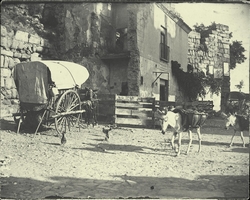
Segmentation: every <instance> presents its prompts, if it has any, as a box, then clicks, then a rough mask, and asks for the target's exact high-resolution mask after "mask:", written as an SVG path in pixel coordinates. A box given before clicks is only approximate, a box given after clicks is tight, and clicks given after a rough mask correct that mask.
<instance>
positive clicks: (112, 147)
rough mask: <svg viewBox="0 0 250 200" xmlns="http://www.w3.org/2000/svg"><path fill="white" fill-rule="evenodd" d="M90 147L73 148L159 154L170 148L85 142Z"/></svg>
mask: <svg viewBox="0 0 250 200" xmlns="http://www.w3.org/2000/svg"><path fill="white" fill-rule="evenodd" d="M83 144H84V145H86V146H88V147H82V148H73V149H76V150H86V151H94V152H103V153H112V154H114V152H115V151H124V152H132V153H143V154H157V155H165V156H166V154H159V153H158V152H163V151H167V150H169V149H160V148H156V149H155V148H149V147H145V146H136V145H126V144H124V145H120V144H111V143H99V144H91V143H83Z"/></svg>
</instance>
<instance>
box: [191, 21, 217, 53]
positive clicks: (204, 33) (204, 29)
mask: <svg viewBox="0 0 250 200" xmlns="http://www.w3.org/2000/svg"><path fill="white" fill-rule="evenodd" d="M194 29H195V31H196V32H198V33H200V35H201V39H200V44H201V45H200V49H201V50H203V51H205V52H207V51H208V48H207V45H206V43H205V42H206V38H208V37H209V34H211V33H212V31H213V30H216V24H215V22H213V23H212V24H211V25H209V26H205V25H204V24H200V25H198V24H196V25H194Z"/></svg>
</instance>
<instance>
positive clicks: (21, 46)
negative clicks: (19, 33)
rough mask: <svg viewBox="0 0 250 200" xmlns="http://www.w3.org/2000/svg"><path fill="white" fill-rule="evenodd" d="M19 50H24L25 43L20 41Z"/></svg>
mask: <svg viewBox="0 0 250 200" xmlns="http://www.w3.org/2000/svg"><path fill="white" fill-rule="evenodd" d="M17 49H24V42H23V41H18V46H17Z"/></svg>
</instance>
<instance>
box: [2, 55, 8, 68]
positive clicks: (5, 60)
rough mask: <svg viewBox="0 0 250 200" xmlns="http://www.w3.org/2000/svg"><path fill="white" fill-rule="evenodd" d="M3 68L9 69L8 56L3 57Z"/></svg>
mask: <svg viewBox="0 0 250 200" xmlns="http://www.w3.org/2000/svg"><path fill="white" fill-rule="evenodd" d="M3 67H5V68H8V67H9V57H8V56H4V63H3Z"/></svg>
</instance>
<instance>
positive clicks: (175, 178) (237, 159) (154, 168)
mask: <svg viewBox="0 0 250 200" xmlns="http://www.w3.org/2000/svg"><path fill="white" fill-rule="evenodd" d="M103 127H104V125H98V126H97V127H95V128H93V127H88V128H87V127H86V128H84V129H81V131H80V132H78V131H77V129H74V130H72V131H71V132H70V133H69V134H67V143H66V145H65V146H61V145H60V138H59V137H56V131H55V130H54V128H53V129H50V130H46V131H42V132H40V133H41V134H40V135H34V134H28V133H21V134H16V133H15V127H14V122H13V119H12V118H4V119H2V120H1V134H0V143H1V145H0V148H1V150H0V152H1V153H0V175H1V186H2V187H1V198H3V199H6V198H7V199H8V198H23V199H28V198H29V199H34V198H50V199H53V198H79V199H86V198H112V199H113V198H170V199H174V198H179V199H183V198H191V199H195V198H242V199H247V198H248V196H249V191H248V188H249V133H248V132H245V133H244V135H245V141H246V147H245V148H243V147H242V142H241V139H240V136H239V133H238V135H237V136H236V138H235V144H234V146H233V147H231V148H229V147H228V144H229V142H230V139H231V136H232V133H233V130H232V129H230V130H228V131H226V130H224V129H223V120H222V119H220V118H214V119H208V120H207V121H206V124H205V126H204V127H203V128H202V129H201V133H202V151H201V153H199V154H198V153H197V150H198V141H197V134H195V132H194V134H193V145H192V146H191V150H190V153H189V154H188V155H186V154H185V150H186V148H187V144H188V135H187V133H183V140H182V144H183V148H182V151H181V155H180V156H179V157H175V152H174V151H173V150H172V149H171V148H170V144H169V139H170V138H171V129H169V131H168V132H167V134H166V135H162V134H161V133H160V131H159V130H157V129H155V130H154V129H140V128H117V129H113V130H112V131H111V132H110V139H109V141H104V134H103V133H102V128H103Z"/></svg>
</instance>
